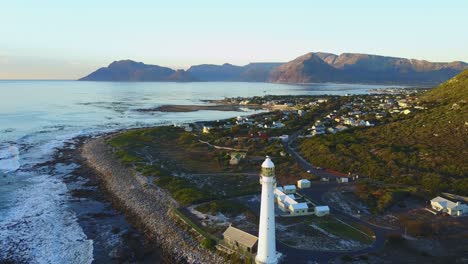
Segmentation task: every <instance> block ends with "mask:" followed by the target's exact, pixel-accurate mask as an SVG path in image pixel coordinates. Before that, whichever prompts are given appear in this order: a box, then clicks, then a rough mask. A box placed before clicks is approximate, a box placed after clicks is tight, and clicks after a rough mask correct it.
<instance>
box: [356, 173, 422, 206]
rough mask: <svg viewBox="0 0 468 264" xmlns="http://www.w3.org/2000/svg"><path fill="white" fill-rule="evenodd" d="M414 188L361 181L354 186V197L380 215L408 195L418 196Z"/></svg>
mask: <svg viewBox="0 0 468 264" xmlns="http://www.w3.org/2000/svg"><path fill="white" fill-rule="evenodd" d="M417 192H418V189H417V188H416V187H401V186H398V185H389V184H379V183H375V182H370V181H361V182H359V183H358V184H357V185H356V191H355V193H356V195H357V197H358V198H359V199H361V200H363V201H365V202H366V203H367V205H368V206H369V207H370V208H371V210H372V211H374V212H378V213H381V212H383V211H385V209H387V208H389V207H390V206H392V205H394V204H397V203H398V202H400V201H402V200H403V199H404V198H406V197H407V196H408V195H410V194H413V195H418V193H417Z"/></svg>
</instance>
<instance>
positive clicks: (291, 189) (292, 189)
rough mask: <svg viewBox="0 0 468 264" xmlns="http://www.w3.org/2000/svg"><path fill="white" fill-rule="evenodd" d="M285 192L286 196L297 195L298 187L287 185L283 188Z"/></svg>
mask: <svg viewBox="0 0 468 264" xmlns="http://www.w3.org/2000/svg"><path fill="white" fill-rule="evenodd" d="M283 192H284V193H285V194H294V193H296V186H295V185H285V186H283Z"/></svg>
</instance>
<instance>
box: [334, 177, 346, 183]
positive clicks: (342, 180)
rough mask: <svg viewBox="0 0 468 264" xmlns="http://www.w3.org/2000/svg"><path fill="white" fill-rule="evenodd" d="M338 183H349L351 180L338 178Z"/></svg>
mask: <svg viewBox="0 0 468 264" xmlns="http://www.w3.org/2000/svg"><path fill="white" fill-rule="evenodd" d="M336 181H337V182H338V183H348V182H349V179H348V178H346V177H338V178H336Z"/></svg>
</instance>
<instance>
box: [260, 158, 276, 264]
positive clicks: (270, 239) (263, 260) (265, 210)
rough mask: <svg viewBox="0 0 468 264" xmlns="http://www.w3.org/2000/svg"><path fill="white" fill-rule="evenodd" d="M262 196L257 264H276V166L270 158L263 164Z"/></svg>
mask: <svg viewBox="0 0 468 264" xmlns="http://www.w3.org/2000/svg"><path fill="white" fill-rule="evenodd" d="M260 184H261V185H262V196H261V204H260V225H259V230H258V246H257V256H256V257H255V262H256V263H257V264H276V263H278V259H277V257H276V234H275V231H276V230H275V204H274V199H275V196H274V189H275V188H276V177H275V164H273V162H272V161H271V159H270V157H268V156H267V157H266V159H265V161H264V162H263V163H262V172H261V176H260Z"/></svg>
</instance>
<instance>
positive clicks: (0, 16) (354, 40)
mask: <svg viewBox="0 0 468 264" xmlns="http://www.w3.org/2000/svg"><path fill="white" fill-rule="evenodd" d="M467 8H468V3H467V2H463V1H457V0H451V1H448V2H447V1H444V2H439V1H413V2H411V3H408V2H406V1H391V2H390V1H389V2H385V3H382V2H373V1H370V0H367V1H357V2H356V1H354V2H352V3H348V2H346V1H335V2H334V3H312V2H311V1H290V2H288V3H284V2H271V1H256V2H252V3H250V2H248V1H236V2H235V3H224V2H217V1H210V0H204V1H197V2H196V3H192V2H184V1H174V2H171V3H167V2H160V1H146V0H140V1H133V2H131V3H124V2H120V1H100V2H99V3H94V2H92V1H90V0H85V1H80V2H79V3H78V2H76V3H70V2H62V1H58V0H48V1H41V2H36V1H32V0H27V1H22V2H9V3H4V4H3V6H2V9H1V10H0V23H2V24H3V25H9V26H4V27H1V28H0V34H1V35H2V38H1V39H0V79H48V80H53V79H60V80H75V79H78V78H80V77H83V76H85V75H87V74H89V73H90V72H92V71H94V70H96V69H97V68H99V67H103V66H107V65H108V64H109V63H111V62H112V61H115V60H123V59H131V60H135V61H141V62H144V63H147V64H156V65H161V66H165V67H170V68H174V69H187V68H188V67H189V66H191V65H196V64H223V63H231V64H235V65H245V64H248V63H250V62H287V61H290V60H292V59H294V58H296V57H298V56H301V55H303V54H305V53H308V52H318V51H321V52H330V53H335V54H340V53H366V54H375V55H382V56H392V57H403V58H411V59H420V60H428V61H431V62H451V61H465V62H467V61H468V52H467V49H466V44H467V43H468V36H467V35H466V34H463V32H464V31H463V24H464V22H465V21H464V16H465V12H466V10H467ZM454 36H456V37H454ZM450 40H453V41H450Z"/></svg>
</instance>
